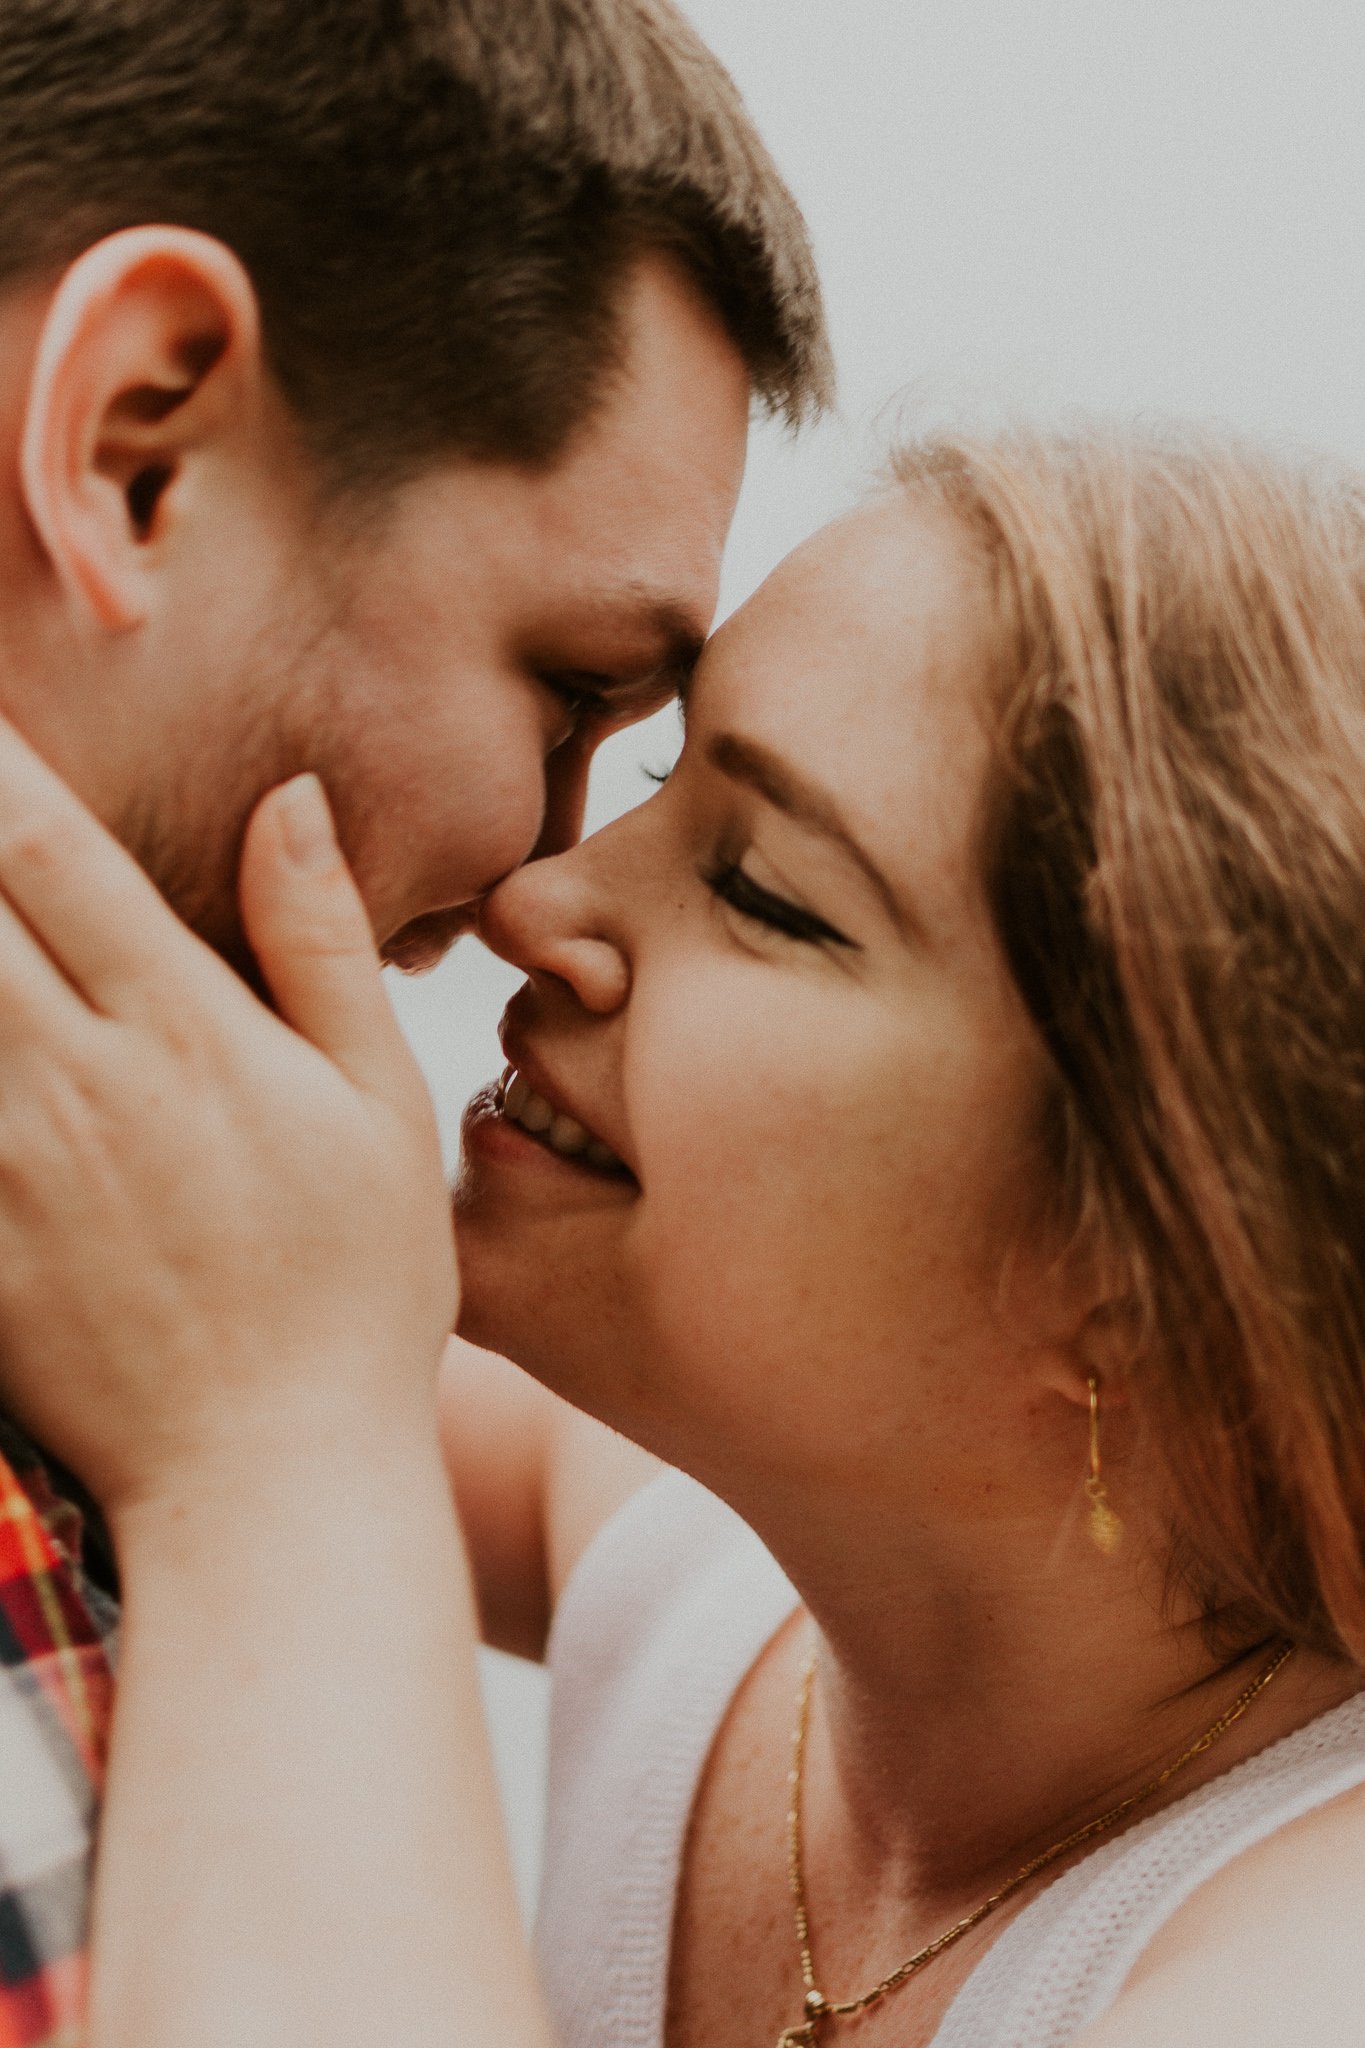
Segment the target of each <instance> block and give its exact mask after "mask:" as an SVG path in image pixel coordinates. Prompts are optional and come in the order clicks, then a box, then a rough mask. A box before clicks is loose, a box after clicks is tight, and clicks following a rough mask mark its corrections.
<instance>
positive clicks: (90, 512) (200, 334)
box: [20, 227, 261, 632]
mask: <svg viewBox="0 0 1365 2048" xmlns="http://www.w3.org/2000/svg"><path fill="white" fill-rule="evenodd" d="M260 375H261V347H260V322H259V315H258V312H257V306H256V296H255V293H254V291H253V289H252V285H251V281H250V279H249V277H248V276H247V273H246V271H245V269H244V268H243V266H242V264H241V263H240V262H239V261H238V259H237V257H236V256H235V255H233V253H232V251H231V250H230V249H228V248H226V247H225V246H224V244H223V243H221V242H217V241H215V240H213V239H212V237H210V236H208V235H200V234H196V233H194V232H193V231H192V230H190V229H187V228H160V227H151V228H130V229H126V230H125V231H123V232H122V233H120V234H116V235H111V236H109V237H107V239H106V240H104V241H102V242H98V243H96V244H95V246H94V247H93V248H91V249H88V250H86V252H85V253H84V255H82V256H81V257H79V258H78V259H77V261H76V262H75V263H73V264H72V266H71V268H70V269H69V270H68V271H67V272H66V274H65V276H64V277H63V278H62V280H61V283H60V284H59V285H58V287H57V290H56V292H55V294H54V295H53V299H52V302H51V305H50V307H49V309H48V314H47V318H46V320H45V322H44V324H43V329H42V333H41V336H40V338H39V343H38V348H37V352H36V355H35V360H34V369H33V377H32V382H31V385H30V389H29V396H28V404H27V407H26V410H25V417H24V431H23V438H22V443H21V448H20V481H21V487H22V491H23V496H24V502H25V506H26V509H27V511H28V514H29V517H30V519H31V521H32V523H33V527H34V530H35V532H36V534H37V536H38V539H39V541H40V543H41V545H42V547H43V549H44V551H45V553H46V555H47V557H48V559H49V562H50V563H51V566H52V568H53V570H54V572H55V574H56V576H57V578H58V580H59V582H60V583H61V585H62V586H63V588H64V589H65V591H66V592H67V594H68V596H69V598H70V599H71V600H72V601H73V602H74V603H76V604H77V605H78V606H79V607H81V608H82V609H83V610H84V611H85V612H86V613H87V615H88V616H89V617H90V618H91V620H92V621H93V622H94V623H96V624H98V625H99V626H100V627H102V628H103V629H104V630H106V631H110V632H119V631H124V630H126V629H128V628H130V627H133V626H136V625H138V624H140V623H141V622H142V621H143V620H144V619H145V618H146V616H147V614H148V611H149V609H150V606H151V604H152V601H153V596H154V588H155V575H156V570H157V568H158V567H159V565H160V562H161V560H162V559H163V558H164V544H165V542H166V540H167V538H168V535H169V533H170V531H171V529H172V526H173V513H174V505H175V500H176V492H177V486H178V485H179V484H180V483H181V482H182V480H183V477H184V474H185V471H186V468H187V466H188V465H189V464H190V463H191V462H192V461H193V460H194V459H195V458H196V457H197V456H202V455H204V454H205V453H207V452H209V451H211V450H212V449H213V447H214V446H215V445H216V444H217V443H218V441H219V440H220V439H221V437H223V436H225V435H229V434H232V433H234V432H237V431H239V430H240V428H241V426H242V424H243V422H244V419H245V417H246V415H247V412H248V410H249V408H250V403H251V399H252V397H253V395H255V394H257V393H258V392H259V388H260Z"/></svg>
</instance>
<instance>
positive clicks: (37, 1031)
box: [0, 895, 92, 1089]
mask: <svg viewBox="0 0 1365 2048" xmlns="http://www.w3.org/2000/svg"><path fill="white" fill-rule="evenodd" d="M91 1022H92V1018H91V1011H90V1006H89V1004H88V1003H87V1002H86V1000H85V998H84V997H83V996H82V995H81V994H80V993H79V991H78V990H76V989H75V988H73V987H72V985H71V983H70V982H69V981H68V980H67V978H66V976H65V975H64V974H63V972H62V970H61V968H60V967H58V965H57V964H56V962H55V961H54V960H53V959H52V958H51V956H50V955H49V954H48V953H47V952H45V951H44V949H43V947H42V946H41V945H40V944H39V943H38V941H37V939H35V938H34V936H33V933H32V932H31V931H30V930H29V928H28V926H27V925H26V924H25V923H24V920H23V919H22V918H21V917H20V916H19V914H18V912H17V911H15V910H13V909H11V907H10V905H9V904H8V903H7V902H6V901H5V899H4V897H3V896H2V895H0V1054H2V1055H3V1058H2V1059H0V1089H3V1088H4V1086H5V1084H7V1083H11V1082H13V1081H14V1080H15V1078H16V1074H17V1072H18V1070H19V1068H20V1066H21V1064H22V1062H23V1061H24V1057H25V1055H26V1054H33V1055H35V1056H36V1057H37V1058H39V1059H40V1060H44V1061H46V1062H47V1063H48V1064H49V1065H50V1064H51V1063H52V1062H53V1061H54V1060H57V1059H59V1058H60V1056H61V1048H62V1046H63V1045H65V1044H66V1043H67V1042H68V1041H69V1040H70V1038H71V1034H72V1032H73V1031H74V1030H75V1029H77V1028H79V1026H80V1025H82V1024H86V1025H88V1024H90V1023H91ZM21 1085H22V1084H21Z"/></svg>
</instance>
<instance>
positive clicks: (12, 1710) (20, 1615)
mask: <svg viewBox="0 0 1365 2048" xmlns="http://www.w3.org/2000/svg"><path fill="white" fill-rule="evenodd" d="M82 1527H83V1518H82V1515H81V1513H80V1511H79V1510H78V1509H77V1508H76V1507H75V1506H73V1505H72V1503H71V1502H70V1501H69V1500H66V1499H64V1498H62V1497H61V1496H60V1495H59V1494H58V1493H57V1492H56V1491H55V1490H54V1485H53V1480H52V1478H51V1477H50V1475H49V1472H48V1470H47V1468H46V1467H45V1465H44V1464H43V1461H42V1459H41V1458H40V1457H39V1455H38V1453H37V1452H36V1451H35V1450H34V1449H33V1447H32V1445H31V1444H29V1443H28V1442H27V1440H26V1439H25V1438H24V1437H22V1436H21V1435H20V1434H19V1433H18V1431H17V1430H15V1429H14V1428H13V1427H12V1426H10V1425H9V1424H8V1423H6V1422H4V1421H3V1419H0V2048H77V2044H78V2043H79V2042H80V2040H81V2037H82V2019H83V2013H84V2005H85V1978H86V1932H87V1923H88V1918H89V1904H90V1871H91V1862H92V1858H93V1854H94V1837H95V1824H96V1819H97V1816H98V1813H99V1801H100V1790H101V1786H102V1784H103V1779H104V1759H105V1750H106V1745H107V1740H108V1732H109V1721H110V1715H111V1712H112V1708H113V1698H114V1681H113V1662H112V1656H113V1636H114V1630H115V1626H116V1622H117V1613H118V1610H117V1607H116V1606H115V1604H114V1602H113V1600H112V1599H110V1598H109V1596H108V1595H107V1594H105V1593H103V1592H101V1591H100V1589H99V1588H98V1587H97V1586H96V1585H95V1584H94V1583H93V1582H92V1581H91V1579H90V1578H88V1577H87V1575H86V1573H85V1571H84V1570H83V1568H82V1564H81V1544H82Z"/></svg>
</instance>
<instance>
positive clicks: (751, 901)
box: [702, 860, 854, 946]
mask: <svg viewBox="0 0 1365 2048" xmlns="http://www.w3.org/2000/svg"><path fill="white" fill-rule="evenodd" d="M702 880H703V881H704V882H705V884H706V886H707V888H708V889H709V890H710V891H711V892H712V894H713V895H715V896H718V897H719V898H720V900H721V901H722V903H728V904H729V906H730V908H731V909H732V910H736V911H738V912H739V915H740V916H741V917H747V918H749V919H751V920H752V921H753V923H755V924H761V925H766V926H767V927H768V929H769V930H770V931H775V932H781V933H782V934H783V936H784V937H786V938H789V939H796V940H798V941H800V942H803V943H804V944H806V945H826V946H852V945H853V943H854V942H853V940H852V939H850V938H846V937H845V935H844V933H843V932H839V931H836V930H835V929H834V926H833V925H832V924H826V922H825V920H824V918H823V917H817V916H816V915H815V913H814V911H812V910H803V909H802V908H801V906H800V905H799V904H798V903H789V902H788V901H787V899H786V897H785V896H774V894H773V893H772V891H771V889H765V888H763V887H762V885H761V884H760V883H758V882H756V881H755V880H754V879H753V877H752V875H747V874H746V873H745V872H744V869H743V868H742V867H740V865H739V863H738V862H737V861H732V860H718V861H716V862H714V863H713V864H712V865H711V866H710V867H707V868H705V869H703V871H702Z"/></svg>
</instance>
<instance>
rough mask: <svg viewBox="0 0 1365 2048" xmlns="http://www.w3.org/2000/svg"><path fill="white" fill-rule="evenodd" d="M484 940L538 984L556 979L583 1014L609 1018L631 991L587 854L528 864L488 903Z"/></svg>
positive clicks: (483, 910)
mask: <svg viewBox="0 0 1365 2048" xmlns="http://www.w3.org/2000/svg"><path fill="white" fill-rule="evenodd" d="M478 929H479V936H480V938H481V939H482V940H483V942H484V944H485V945H486V946H487V947H489V949H490V950H491V951H492V952H494V953H496V954H497V955H498V956H499V958H500V959H503V960H507V961H510V962H511V964H512V965H513V966H514V967H520V968H521V969H522V970H523V972H524V973H526V974H529V975H530V976H531V978H532V980H535V979H536V978H537V977H538V976H553V978H554V979H555V980H557V981H560V982H562V983H564V984H565V985H566V986H567V987H568V988H569V989H571V990H572V992H573V994H574V995H575V996H576V998H577V999H578V1001H579V1002H580V1003H581V1004H582V1006H583V1008H584V1009H585V1010H591V1011H592V1012H593V1013H594V1015H597V1016H610V1015H611V1013H612V1012H613V1011H615V1010H618V1009H620V1007H621V1005H622V1004H623V1003H624V1002H625V999H626V997H627V995H628V994H629V991H630V966H629V961H628V958H627V955H626V951H625V946H624V942H623V939H622V936H621V934H619V933H618V932H617V931H615V930H614V929H613V921H612V919H611V917H610V915H609V912H608V907H607V905H606V903H605V902H604V901H603V900H602V898H601V897H600V896H599V895H598V893H597V891H596V890H595V889H594V888H593V886H592V881H591V877H590V875H589V873H588V872H587V863H586V862H585V860H584V854H583V849H582V848H578V847H576V848H574V850H573V851H572V852H570V853H564V854H559V855H557V856H555V857H554V858H552V859H549V860H532V861H528V863H527V864H526V866H525V867H522V868H518V869H517V870H516V871H515V873H513V874H510V875H509V876H508V877H507V879H506V881H503V882H499V884H498V886H497V888H496V889H493V890H491V891H490V893H489V894H488V895H487V896H485V898H484V900H483V902H482V904H481V905H480V907H479V927H478Z"/></svg>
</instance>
